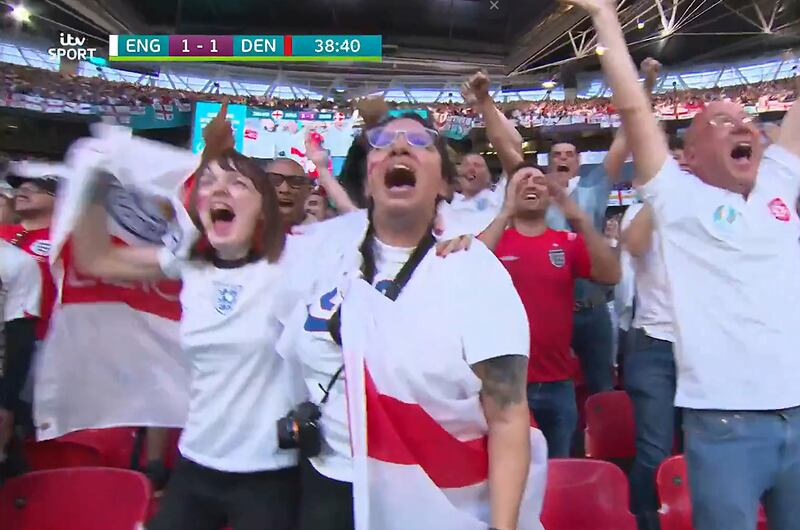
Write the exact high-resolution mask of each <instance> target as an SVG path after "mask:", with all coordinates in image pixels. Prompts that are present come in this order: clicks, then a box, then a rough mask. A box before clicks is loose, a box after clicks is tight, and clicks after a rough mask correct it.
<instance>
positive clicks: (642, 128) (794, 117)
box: [568, 0, 800, 530]
mask: <svg viewBox="0 0 800 530" xmlns="http://www.w3.org/2000/svg"><path fill="white" fill-rule="evenodd" d="M568 1H569V2H570V3H573V4H575V5H578V6H581V7H583V8H584V9H586V10H587V11H588V12H589V14H590V15H591V17H592V21H593V24H594V27H595V29H596V31H597V37H598V41H599V42H602V43H603V45H604V46H605V47H606V52H605V54H603V55H602V56H601V57H600V62H601V64H602V67H603V72H604V74H605V76H606V78H607V81H608V83H609V85H610V87H611V89H612V91H613V94H614V107H615V108H616V109H617V110H618V112H619V114H620V116H621V118H622V123H623V127H624V128H625V131H626V132H627V133H628V140H629V142H630V144H631V149H632V151H633V161H634V169H635V173H636V179H635V181H634V184H636V186H637V187H638V189H639V193H640V194H641V195H642V197H643V199H644V200H645V202H646V203H648V204H649V205H650V206H651V208H652V211H653V216H654V221H655V225H656V226H657V227H658V233H659V236H660V240H661V249H662V253H663V259H664V266H665V269H666V271H667V276H668V282H667V283H668V285H669V288H670V291H671V295H672V304H673V311H672V312H673V315H674V319H675V339H676V343H675V357H676V359H675V360H676V364H677V369H678V384H677V392H676V397H675V402H676V405H677V406H679V407H684V433H685V437H686V439H685V442H686V443H685V448H686V453H685V454H686V461H687V464H688V471H689V490H690V492H691V496H692V511H693V519H694V520H693V523H694V525H693V526H694V528H695V529H696V530H719V529H723V528H724V529H725V530H753V529H754V528H756V524H757V516H758V505H759V502H760V501H763V503H764V508H765V510H766V513H767V519H768V526H769V527H770V529H772V530H790V529H797V528H800V502H798V499H800V437H798V433H800V375H799V374H800V355H799V354H798V344H800V306H798V300H800V274H798V269H797V264H798V263H800V245H798V239H799V238H800V219H798V216H797V213H796V212H795V211H794V208H793V205H794V204H795V203H796V201H797V199H798V194H799V192H800V106H798V105H794V106H793V107H792V108H791V110H789V112H788V113H787V114H786V117H785V118H784V120H783V124H782V125H781V129H780V132H779V134H778V135H777V138H776V142H775V143H774V144H772V145H771V146H769V147H765V142H763V141H762V133H761V131H760V130H759V129H758V128H757V127H756V125H755V123H754V122H753V120H752V118H751V117H750V116H749V115H748V114H747V113H745V112H744V110H743V109H742V108H741V107H740V106H739V105H737V104H734V103H730V102H714V103H711V104H709V105H708V106H707V107H706V109H705V110H704V111H703V112H702V113H701V114H700V115H698V116H697V117H696V118H695V120H694V121H693V123H692V125H691V127H690V128H689V131H688V133H687V135H686V139H685V146H684V155H685V161H686V165H687V166H688V168H689V171H684V170H682V169H681V168H680V167H679V165H678V163H677V162H676V161H675V160H673V158H672V157H671V156H670V153H669V150H668V146H667V142H666V139H665V138H664V135H663V133H662V131H661V130H660V128H659V126H658V124H657V122H656V120H655V118H654V117H653V114H652V112H651V111H650V104H649V102H648V100H647V97H646V96H645V94H644V93H643V91H642V90H641V88H640V87H639V82H638V75H637V73H636V70H635V68H634V66H633V63H632V61H631V57H630V55H629V52H628V48H627V45H626V43H625V37H624V36H623V32H622V29H621V27H620V24H619V20H618V16H617V12H616V4H615V3H614V4H613V5H612V4H611V3H610V2H608V1H607V0H568Z"/></svg>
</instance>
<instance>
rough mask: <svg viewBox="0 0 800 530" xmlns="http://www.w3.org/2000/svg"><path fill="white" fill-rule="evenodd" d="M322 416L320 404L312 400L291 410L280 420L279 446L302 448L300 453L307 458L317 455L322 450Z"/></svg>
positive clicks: (282, 447) (283, 447)
mask: <svg viewBox="0 0 800 530" xmlns="http://www.w3.org/2000/svg"><path fill="white" fill-rule="evenodd" d="M321 416H322V412H321V411H320V408H319V406H318V405H317V404H316V403H312V402H310V401H306V402H305V403H300V404H299V405H298V406H297V408H295V410H290V411H289V413H288V414H287V415H286V416H284V417H283V418H280V419H279V420H278V447H280V448H281V449H300V455H301V456H303V457H305V458H311V457H314V456H317V455H318V454H319V453H320V451H322V433H321V432H320V428H319V419H320V417H321Z"/></svg>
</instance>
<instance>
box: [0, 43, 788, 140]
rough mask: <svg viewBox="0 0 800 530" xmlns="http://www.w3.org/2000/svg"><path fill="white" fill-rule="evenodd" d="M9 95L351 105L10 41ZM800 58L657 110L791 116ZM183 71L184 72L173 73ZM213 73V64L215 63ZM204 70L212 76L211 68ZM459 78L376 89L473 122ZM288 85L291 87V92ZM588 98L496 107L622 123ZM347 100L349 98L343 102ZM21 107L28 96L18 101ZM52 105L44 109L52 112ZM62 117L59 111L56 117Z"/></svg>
mask: <svg viewBox="0 0 800 530" xmlns="http://www.w3.org/2000/svg"><path fill="white" fill-rule="evenodd" d="M0 63H5V64H0V71H2V84H1V85H0V91H1V93H0V95H1V96H2V97H3V98H4V99H5V105H6V106H22V107H25V106H26V105H25V101H23V102H22V104H11V103H10V102H9V98H12V97H13V95H14V94H17V95H19V94H22V95H25V96H30V97H32V98H44V99H50V100H54V101H57V100H60V101H65V102H73V103H77V104H83V105H84V106H85V105H95V106H134V107H135V106H138V105H150V104H154V103H177V104H181V105H182V107H181V108H185V106H186V105H188V104H191V103H192V102H194V101H199V100H205V101H214V100H220V99H222V98H223V97H227V98H229V99H230V100H231V101H232V102H233V103H243V104H246V105H248V106H251V107H266V108H272V109H297V110H304V109H311V110H341V111H343V112H347V110H348V109H349V107H350V105H349V103H348V102H347V100H346V99H345V98H344V97H342V96H343V94H337V91H336V89H335V88H332V92H331V93H329V94H320V93H318V92H314V91H312V90H309V89H308V88H303V87H302V86H300V83H299V82H293V81H292V80H291V74H289V73H287V74H286V75H285V76H284V77H283V78H281V79H275V80H270V81H266V82H265V81H261V82H259V81H257V80H252V79H249V80H248V79H246V78H244V77H241V76H239V77H237V76H233V75H231V74H230V73H226V69H224V68H220V67H219V66H218V65H214V67H215V69H214V72H215V75H214V76H211V75H207V76H205V77H198V74H189V73H186V71H185V70H182V69H177V68H178V66H177V65H175V66H174V65H163V67H162V70H161V71H160V73H159V74H158V76H148V75H144V74H137V73H132V72H126V71H122V70H116V69H113V68H111V67H100V66H97V65H95V64H90V63H81V64H80V65H79V68H78V73H79V75H77V76H65V75H62V74H61V73H59V72H58V70H59V63H58V60H57V59H54V58H53V57H51V56H50V55H48V54H47V52H45V51H42V50H40V49H37V48H34V47H25V46H22V45H20V44H18V43H8V42H6V43H2V42H0ZM796 64H797V59H796V58H794V57H788V56H783V57H772V58H766V59H764V58H762V59H760V60H750V61H743V62H742V63H740V64H739V65H724V66H719V67H713V66H704V67H702V68H700V67H697V68H693V69H684V70H667V71H665V72H664V73H663V74H662V76H661V78H660V79H659V83H658V85H657V89H656V91H657V92H658V94H657V95H656V96H655V98H654V105H655V108H656V110H657V112H658V113H659V115H660V116H661V117H662V119H676V118H678V119H680V118H688V117H691V116H692V115H693V113H694V112H696V111H697V110H698V109H699V108H702V106H703V103H704V102H705V101H710V100H715V99H722V98H730V99H732V100H735V101H738V102H740V103H742V104H743V105H745V106H746V107H749V109H750V110H751V112H767V111H782V110H785V108H786V106H787V105H788V104H789V103H791V102H793V101H794V99H795V87H794V79H793V78H794V76H795V72H796ZM173 66H174V68H173ZM209 66H210V65H209ZM199 72H201V73H202V72H203V70H202V68H201V69H200V70H199ZM458 82H459V80H458V79H452V80H451V81H449V82H448V83H447V84H446V85H445V86H443V87H442V88H440V89H439V90H434V89H431V88H415V87H413V86H408V87H403V88H402V89H398V88H387V89H385V90H373V91H369V92H368V93H370V94H381V95H383V97H384V98H385V99H386V100H387V101H389V102H390V104H392V105H394V106H395V107H397V108H406V107H408V108H412V107H428V108H430V109H431V110H432V111H433V112H434V115H435V117H437V118H438V120H439V121H442V123H443V122H444V120H446V119H447V117H450V116H466V117H471V116H472V113H471V109H469V108H467V107H466V106H464V105H463V102H462V99H461V96H460V94H459V91H458ZM281 83H284V84H281ZM577 95H578V98H577V100H575V101H574V102H566V101H564V90H563V88H560V87H554V88H552V89H549V90H545V89H536V90H517V91H507V90H502V89H501V88H500V87H497V89H496V90H495V92H494V98H495V100H496V101H497V102H498V103H499V104H500V105H501V107H502V108H503V110H504V111H505V112H506V113H507V114H508V115H509V117H513V118H515V119H516V120H517V123H518V124H519V125H520V126H525V127H531V126H540V125H563V124H575V123H601V124H602V125H604V126H613V125H615V120H614V119H613V116H614V109H613V106H612V105H611V103H610V99H609V97H610V93H609V90H608V89H607V87H606V85H605V83H603V82H602V80H600V79H598V78H594V77H586V78H583V79H579V86H578V94H577ZM334 96H339V97H334ZM15 101H16V102H19V101H20V100H19V98H17V100H15ZM45 106H46V103H42V107H43V108H41V109H37V108H34V107H35V103H34V104H33V106H31V107H28V108H30V110H43V111H47V109H46V108H44V107H45ZM51 112H52V110H51Z"/></svg>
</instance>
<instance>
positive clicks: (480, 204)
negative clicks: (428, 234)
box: [439, 185, 505, 239]
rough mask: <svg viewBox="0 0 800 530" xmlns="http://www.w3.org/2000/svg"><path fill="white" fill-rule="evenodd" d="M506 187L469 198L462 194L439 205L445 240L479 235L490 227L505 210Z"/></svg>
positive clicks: (497, 187)
mask: <svg viewBox="0 0 800 530" xmlns="http://www.w3.org/2000/svg"><path fill="white" fill-rule="evenodd" d="M504 199H505V187H500V186H499V185H498V186H495V187H494V188H487V189H485V190H482V191H481V192H479V193H478V194H476V195H475V196H473V197H470V198H467V197H465V196H464V195H462V194H460V193H456V194H455V195H454V196H453V200H452V201H451V202H450V203H449V204H448V203H447V202H445V201H442V202H441V203H440V204H439V215H440V216H441V218H442V222H443V225H444V233H443V234H442V237H443V238H444V239H452V238H454V237H458V236H462V235H466V234H471V235H478V234H480V233H481V232H483V231H484V230H485V229H486V227H488V226H489V225H490V224H491V223H492V221H494V218H495V217H497V215H498V214H499V213H500V210H501V209H502V208H503V200H504Z"/></svg>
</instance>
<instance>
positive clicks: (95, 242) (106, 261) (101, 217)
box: [72, 182, 164, 281]
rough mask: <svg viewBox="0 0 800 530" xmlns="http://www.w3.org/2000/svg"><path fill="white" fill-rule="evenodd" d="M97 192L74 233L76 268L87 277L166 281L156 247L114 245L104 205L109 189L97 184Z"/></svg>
mask: <svg viewBox="0 0 800 530" xmlns="http://www.w3.org/2000/svg"><path fill="white" fill-rule="evenodd" d="M96 186H97V192H96V193H95V194H94V196H93V197H92V200H91V202H90V204H89V205H88V206H87V208H86V209H85V210H84V211H83V213H82V214H81V216H80V218H79V219H78V222H77V224H76V226H75V229H74V230H73V233H72V244H73V248H74V252H75V264H76V265H77V267H78V270H79V271H81V272H82V273H84V274H88V275H90V276H95V277H97V278H105V279H113V280H133V281H135V280H153V279H161V278H164V274H163V273H162V271H161V267H160V266H159V262H158V251H159V249H160V248H161V247H158V246H155V245H144V246H119V245H114V244H112V242H111V236H110V235H109V233H108V226H107V213H106V210H105V207H104V206H103V202H104V200H105V196H106V192H107V186H108V184H107V183H105V182H98V183H97V184H96Z"/></svg>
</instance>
